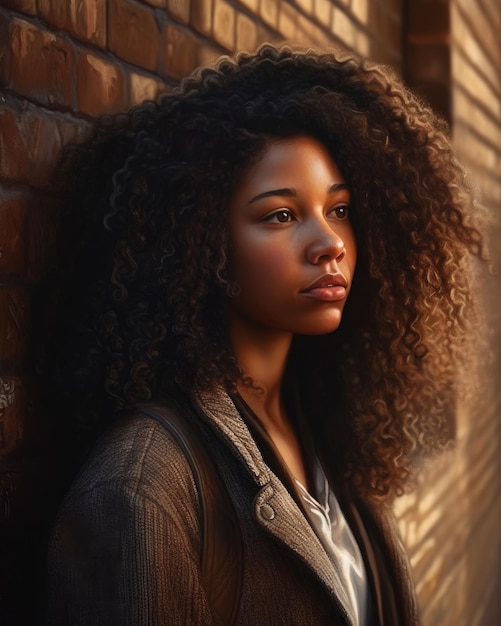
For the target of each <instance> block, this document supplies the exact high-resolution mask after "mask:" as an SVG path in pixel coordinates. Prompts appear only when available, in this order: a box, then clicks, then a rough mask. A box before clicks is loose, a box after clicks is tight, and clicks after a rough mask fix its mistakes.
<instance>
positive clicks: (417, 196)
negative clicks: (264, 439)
mask: <svg viewBox="0 0 501 626" xmlns="http://www.w3.org/2000/svg"><path fill="white" fill-rule="evenodd" d="M298 134H307V135H311V136H313V137H315V138H317V139H318V140H320V141H321V142H322V143H323V145H325V146H326V148H327V149H328V150H329V152H330V154H331V155H332V157H333V158H334V160H335V161H336V163H337V164H338V166H339V168H340V169H341V171H342V173H343V175H344V176H345V178H346V179H347V181H348V183H349V185H350V188H351V193H352V200H353V206H352V209H351V210H352V213H351V214H352V215H353V224H354V228H355V233H356V237H357V246H358V251H359V259H358V263H357V272H356V277H355V282H354V285H353V288H352V293H351V295H350V299H349V302H348V304H347V307H346V309H345V313H344V317H343V322H342V324H341V326H340V328H339V329H338V330H337V331H336V332H335V333H333V334H332V335H328V336H323V337H296V338H295V340H294V343H293V346H292V350H291V354H290V358H289V364H288V373H287V377H288V380H289V384H290V385H292V386H294V387H295V388H296V391H299V394H300V397H301V400H302V406H303V410H304V412H305V413H306V414H307V416H308V419H309V421H310V423H311V424H312V429H313V432H314V436H315V437H316V438H317V441H318V445H319V446H320V448H321V449H322V451H323V455H324V458H325V459H326V460H327V462H328V463H330V465H331V471H332V472H334V474H335V475H336V476H337V477H339V479H342V480H350V481H351V482H352V483H353V484H354V485H355V486H356V488H357V489H358V490H359V491H360V492H363V493H364V494H365V495H366V496H373V497H378V496H388V495H392V494H396V493H398V492H400V491H401V490H402V489H403V487H404V485H405V483H406V481H407V479H408V477H409V474H410V472H411V468H412V459H413V457H414V456H415V455H417V454H419V453H421V452H423V451H424V452H426V453H428V452H430V451H433V450H436V449H437V448H441V447H443V446H444V445H446V444H447V442H448V441H449V440H450V439H451V436H452V435H453V427H452V426H451V420H450V415H451V413H452V410H453V404H454V398H455V386H454V385H455V380H456V378H457V377H456V372H455V369H456V363H457V357H458V353H459V351H460V350H461V346H462V341H463V337H464V333H465V330H466V329H467V328H468V319H469V316H471V315H473V308H472V306H471V305H472V303H471V297H470V291H469V280H470V279H469V276H470V274H469V271H468V264H467V263H466V262H465V258H467V257H468V256H469V254H468V253H470V254H471V255H473V256H479V257H482V256H483V251H482V241H481V235H480V233H479V231H478V230H477V229H476V228H474V227H473V226H471V224H470V221H471V220H470V218H469V213H471V208H472V206H473V205H472V201H471V198H470V194H469V191H468V188H467V186H466V184H465V180H464V174H463V171H462V169H461V167H460V166H459V164H458V163H457V161H456V158H455V156H454V154H453V152H452V150H451V147H450V142H449V139H448V137H447V128H446V126H445V124H444V123H443V122H441V121H440V120H438V119H437V118H436V117H435V116H434V114H433V113H432V112H431V110H430V109H429V108H428V107H427V106H425V105H424V104H423V103H422V102H420V101H419V100H418V99H417V98H416V97H415V96H413V95H412V94H410V93H409V92H408V91H407V90H406V89H405V88H404V87H403V86H402V84H401V83H400V81H399V80H398V79H397V77H396V76H394V75H393V74H392V73H391V71H390V70H388V69H387V68H382V67H379V66H376V65H374V64H372V63H369V62H367V61H359V60H356V59H354V58H348V57H338V56H336V55H334V54H331V53H318V52H313V51H302V50H300V51H299V50H294V49H291V48H290V47H286V46H285V47H279V48H276V47H274V46H271V45H265V46H263V47H261V48H260V49H259V51H258V52H257V53H255V54H244V53H241V54H239V55H238V56H237V57H236V58H235V59H230V58H228V57H224V58H222V59H221V60H220V61H219V62H218V63H217V64H216V65H215V66H214V67H206V68H202V69H199V70H198V71H196V72H195V73H194V74H193V75H192V76H190V77H188V78H186V79H185V80H184V81H183V82H182V83H181V85H180V87H179V88H178V89H176V90H175V91H173V92H172V93H169V94H166V95H164V96H162V97H161V98H160V100H159V101H158V102H157V103H153V102H146V103H145V104H143V105H142V106H140V107H138V108H135V109H133V110H132V111H130V112H129V113H128V114H125V115H124V114H121V115H118V116H114V117H109V116H108V117H104V118H102V119H101V120H100V121H99V123H98V124H97V125H96V128H95V133H94V136H93V138H92V139H91V140H90V141H88V142H87V143H85V144H83V145H81V146H77V147H74V149H73V154H72V157H71V159H70V160H69V163H70V166H69V175H65V179H66V180H67V181H69V182H68V184H66V187H65V194H64V205H65V210H64V212H63V218H62V222H61V233H60V242H61V251H60V252H61V255H60V267H61V268H63V269H64V272H63V273H64V274H65V276H66V281H65V283H64V285H65V286H64V287H62V288H61V293H60V299H59V300H58V301H57V306H55V307H54V310H53V311H52V314H53V318H54V320H56V323H55V328H56V329H57V332H56V333H55V334H54V337H53V342H52V344H51V354H52V357H53V367H52V369H51V371H52V372H53V374H54V380H55V381H57V384H56V382H54V381H53V383H52V389H53V390H55V391H53V395H52V402H53V404H54V405H55V402H56V400H55V398H56V397H57V398H58V399H59V400H61V399H63V400H64V398H66V404H65V403H64V402H63V401H61V402H60V406H61V407H63V408H64V411H65V413H64V414H65V415H67V411H71V413H73V414H74V415H75V417H76V419H77V422H78V423H79V424H80V425H81V426H82V425H83V426H84V427H85V428H87V429H89V430H91V427H92V428H94V427H96V428H97V429H99V428H101V427H102V425H103V424H105V423H106V422H107V421H109V419H110V417H111V416H112V415H113V414H114V413H116V412H117V411H118V410H121V409H124V408H127V407H130V406H132V405H134V404H136V403H138V402H144V401H147V400H150V399H152V398H159V397H161V396H165V395H176V394H179V393H184V392H186V390H189V389H190V388H191V387H193V385H198V386H201V387H208V386H211V385H215V384H218V385H224V386H225V387H226V388H227V389H229V390H231V389H235V385H236V384H237V382H239V381H240V382H242V381H243V380H244V377H243V372H242V371H241V370H240V368H239V366H238V363H237V362H236V360H235V358H234V356H233V354H232V350H231V345H230V342H229V334H228V322H227V318H226V314H225V310H226V307H225V304H226V302H227V299H228V298H231V296H232V293H234V285H233V284H232V283H231V281H230V280H229V279H228V276H227V269H228V268H227V258H228V246H229V241H228V227H227V214H228V199H229V197H230V195H231V192H232V189H233V186H234V185H235V183H236V181H238V179H239V175H240V172H241V171H242V169H243V168H245V167H246V166H247V165H248V164H249V163H250V162H252V161H253V160H255V159H258V158H259V155H260V154H262V151H263V149H264V148H265V146H266V141H267V140H269V138H270V137H286V136H294V135H298ZM66 174H68V171H67V172H66ZM58 280H59V281H60V284H63V283H61V280H60V277H59V279H58ZM63 282H64V281H63ZM57 346H59V348H57ZM290 381H293V382H292V383H291V382H290ZM60 410H62V409H60Z"/></svg>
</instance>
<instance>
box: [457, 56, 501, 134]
mask: <svg viewBox="0 0 501 626" xmlns="http://www.w3.org/2000/svg"><path fill="white" fill-rule="evenodd" d="M500 69H501V68H500ZM451 84H452V88H453V90H454V89H457V90H458V91H460V92H461V93H462V94H463V95H464V96H465V98H467V99H468V100H469V101H470V103H472V104H474V105H475V106H476V107H477V108H478V109H480V110H481V111H482V113H484V115H485V116H486V117H488V118H489V120H490V121H491V122H493V123H494V124H496V125H497V126H499V128H500V129H501V114H500V115H499V117H496V115H495V113H494V112H493V111H492V109H490V108H489V107H487V106H486V105H485V103H484V101H483V100H480V99H479V98H477V97H476V96H475V95H474V94H473V93H472V92H471V91H468V89H467V88H466V87H465V86H464V85H462V84H461V83H459V82H458V81H457V80H453V81H452V82H451ZM452 95H454V94H452ZM496 100H497V101H498V102H499V104H500V105H501V95H500V96H498V97H496Z"/></svg>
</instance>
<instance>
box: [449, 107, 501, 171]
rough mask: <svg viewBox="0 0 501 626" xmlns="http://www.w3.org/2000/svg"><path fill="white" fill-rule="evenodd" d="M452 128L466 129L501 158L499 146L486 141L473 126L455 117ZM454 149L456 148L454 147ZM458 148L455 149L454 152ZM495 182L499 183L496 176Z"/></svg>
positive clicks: (500, 147)
mask: <svg viewBox="0 0 501 626" xmlns="http://www.w3.org/2000/svg"><path fill="white" fill-rule="evenodd" d="M454 128H467V129H468V130H469V131H470V132H471V133H472V134H473V135H475V137H476V138H477V139H478V140H479V141H480V142H481V143H482V144H483V145H485V146H488V147H489V148H491V149H492V150H494V152H496V154H497V155H498V156H501V146H500V145H499V143H496V142H493V141H491V140H490V139H488V138H487V137H485V135H482V134H481V133H480V132H479V131H478V130H477V129H476V127H475V126H473V124H471V123H469V122H467V121H466V120H464V119H462V118H460V117H459V118H458V117H456V118H455V120H454ZM455 147H456V146H455ZM457 149H458V148H457V147H456V150H457ZM497 180H498V181H499V175H498V176H497Z"/></svg>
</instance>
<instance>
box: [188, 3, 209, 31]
mask: <svg viewBox="0 0 501 626" xmlns="http://www.w3.org/2000/svg"><path fill="white" fill-rule="evenodd" d="M212 8H213V0H192V2H191V25H192V26H193V28H194V29H195V30H198V31H199V32H201V33H203V34H204V35H210V34H211V32H212Z"/></svg>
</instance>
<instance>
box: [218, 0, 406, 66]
mask: <svg viewBox="0 0 501 626" xmlns="http://www.w3.org/2000/svg"><path fill="white" fill-rule="evenodd" d="M264 1H266V0H264ZM227 2H228V4H229V5H230V6H232V7H233V8H235V9H237V10H238V11H239V12H240V13H243V14H244V15H246V16H247V17H250V18H252V19H253V21H254V22H255V23H258V22H259V24H260V25H262V26H265V27H266V29H267V30H269V31H270V32H271V33H273V34H274V35H276V36H277V38H279V39H280V40H283V38H284V36H283V34H282V33H281V32H280V31H278V30H277V29H276V28H275V27H273V26H269V25H268V24H267V23H266V22H265V21H264V20H263V18H262V17H261V15H260V14H259V13H253V12H252V11H251V10H250V9H248V8H247V7H244V6H243V5H241V4H239V2H238V0H227ZM288 4H289V6H291V7H292V8H293V9H294V10H295V11H297V13H299V14H300V15H302V16H303V17H305V18H306V19H307V20H308V21H309V22H310V23H312V24H314V25H315V26H317V27H318V28H319V29H320V30H321V31H322V32H323V33H324V34H325V35H327V36H328V38H329V39H331V40H332V43H336V44H337V45H338V46H340V47H342V48H344V49H345V50H347V51H349V52H351V53H352V54H355V55H358V56H360V53H359V52H358V51H357V50H356V49H355V48H353V47H352V46H349V45H347V44H346V42H344V41H343V40H342V39H341V37H340V35H338V34H337V33H335V32H332V30H331V29H330V28H327V27H326V26H325V24H323V23H322V22H321V21H320V20H319V19H318V18H317V17H315V15H314V14H313V13H311V14H310V13H308V12H307V11H306V10H305V9H304V8H303V7H301V6H300V5H298V4H296V2H295V0H291V1H289V2H288ZM332 6H333V7H335V8H337V9H339V10H340V11H341V12H342V13H344V14H345V16H346V17H347V18H348V19H349V20H350V21H351V22H353V23H354V24H355V25H356V26H357V28H359V29H360V30H362V31H363V32H364V34H365V35H367V37H368V38H369V39H370V40H371V41H375V42H376V43H377V44H378V45H380V46H381V47H382V48H383V49H384V51H385V52H388V53H390V54H391V56H396V57H399V60H400V62H401V61H402V58H401V57H402V51H401V50H400V52H399V53H395V51H394V49H393V48H389V47H388V45H387V44H386V42H385V41H384V40H381V39H379V38H378V37H377V35H376V36H375V33H374V31H371V30H369V28H368V27H367V25H366V24H364V23H363V22H361V21H360V20H359V19H358V18H357V17H356V16H355V15H354V14H353V13H350V11H349V9H347V8H346V7H345V6H344V5H340V4H335V5H334V4H332ZM278 11H279V12H280V5H279V7H278ZM256 18H257V20H256ZM285 43H287V41H285ZM311 45H314V44H313V42H312V43H311ZM305 47H308V44H306V46H305Z"/></svg>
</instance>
